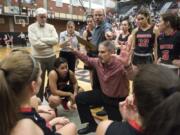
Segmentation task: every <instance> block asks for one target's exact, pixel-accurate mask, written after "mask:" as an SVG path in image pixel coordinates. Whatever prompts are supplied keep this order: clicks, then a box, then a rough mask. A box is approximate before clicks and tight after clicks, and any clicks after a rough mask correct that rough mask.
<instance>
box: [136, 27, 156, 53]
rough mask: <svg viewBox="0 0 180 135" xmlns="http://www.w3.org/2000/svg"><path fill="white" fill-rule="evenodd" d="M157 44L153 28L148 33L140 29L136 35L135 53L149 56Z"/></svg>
mask: <svg viewBox="0 0 180 135" xmlns="http://www.w3.org/2000/svg"><path fill="white" fill-rule="evenodd" d="M154 42H155V33H154V32H153V27H150V28H149V29H147V30H146V31H143V30H142V29H140V28H139V29H138V31H137V32H136V33H135V49H134V52H135V53H139V54H147V53H152V52H153V47H154Z"/></svg>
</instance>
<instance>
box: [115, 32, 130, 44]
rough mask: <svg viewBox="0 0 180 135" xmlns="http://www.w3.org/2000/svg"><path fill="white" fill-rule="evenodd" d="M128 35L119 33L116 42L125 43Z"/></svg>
mask: <svg viewBox="0 0 180 135" xmlns="http://www.w3.org/2000/svg"><path fill="white" fill-rule="evenodd" d="M128 37H129V34H128V35H126V36H124V37H123V35H122V34H120V35H119V37H118V43H119V44H123V45H127V41H128Z"/></svg>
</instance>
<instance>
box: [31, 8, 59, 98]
mask: <svg viewBox="0 0 180 135" xmlns="http://www.w3.org/2000/svg"><path fill="white" fill-rule="evenodd" d="M36 20H37V21H36V22H35V23H33V24H31V25H30V26H29V27H28V37H29V42H30V44H31V49H32V55H33V57H34V58H35V59H37V60H38V61H39V62H40V64H41V68H42V85H41V89H40V91H39V93H38V94H37V96H38V97H40V99H41V100H43V93H44V80H45V73H46V71H48V72H49V71H51V70H52V68H53V66H54V61H55V59H56V55H55V53H54V51H53V46H54V45H56V44H57V43H58V34H57V32H56V30H55V28H54V26H53V25H51V24H48V23H46V21H47V10H46V9H44V8H38V9H37V10H36Z"/></svg>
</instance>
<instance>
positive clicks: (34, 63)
mask: <svg viewBox="0 0 180 135" xmlns="http://www.w3.org/2000/svg"><path fill="white" fill-rule="evenodd" d="M29 57H30V58H31V61H32V64H33V65H32V66H33V69H32V72H31V76H30V77H29V80H28V82H29V81H32V79H33V77H34V74H35V67H36V60H35V59H34V58H33V57H32V56H31V55H29Z"/></svg>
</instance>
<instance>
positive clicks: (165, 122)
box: [145, 92, 180, 135]
mask: <svg viewBox="0 0 180 135" xmlns="http://www.w3.org/2000/svg"><path fill="white" fill-rule="evenodd" d="M179 112H180V92H174V93H173V94H171V95H170V96H169V97H167V98H166V99H165V100H164V101H163V102H162V103H161V104H159V105H158V106H157V107H156V108H155V109H154V111H153V112H152V114H151V115H150V117H149V120H148V121H147V123H146V128H145V135H179V134H180V115H179Z"/></svg>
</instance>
